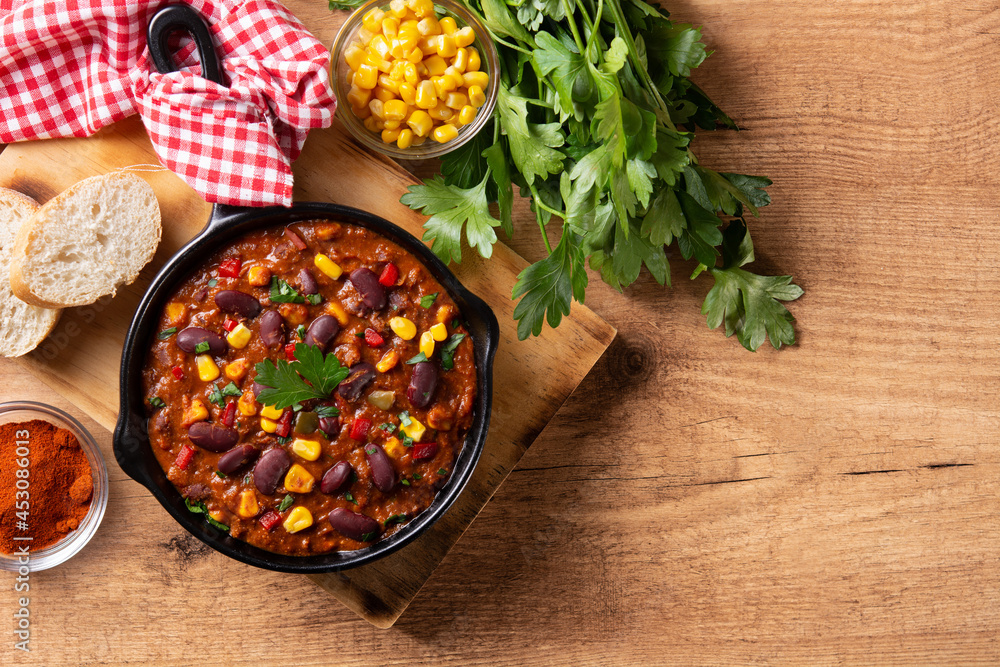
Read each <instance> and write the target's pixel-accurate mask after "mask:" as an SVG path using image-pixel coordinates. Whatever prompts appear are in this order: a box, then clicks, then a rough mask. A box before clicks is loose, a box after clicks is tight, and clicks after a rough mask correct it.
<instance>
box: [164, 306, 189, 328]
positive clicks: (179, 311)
mask: <svg viewBox="0 0 1000 667" xmlns="http://www.w3.org/2000/svg"><path fill="white" fill-rule="evenodd" d="M185 315H187V306H185V305H184V304H183V303H176V302H175V303H171V304H168V305H167V319H168V320H170V323H171V324H180V323H181V322H183V321H184V316H185Z"/></svg>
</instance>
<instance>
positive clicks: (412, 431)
mask: <svg viewBox="0 0 1000 667" xmlns="http://www.w3.org/2000/svg"><path fill="white" fill-rule="evenodd" d="M399 430H400V431H402V432H403V433H405V434H406V435H408V436H410V437H411V438H413V442H420V441H421V440H423V438H424V433H426V432H427V427H426V426H424V425H423V424H421V423H420V422H419V421H417V419H416V418H415V417H410V423H409V424H408V425H407V424H401V425H400V427H399Z"/></svg>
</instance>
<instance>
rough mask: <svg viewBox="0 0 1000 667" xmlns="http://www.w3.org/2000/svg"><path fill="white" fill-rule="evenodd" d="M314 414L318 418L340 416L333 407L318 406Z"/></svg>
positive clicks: (338, 411)
mask: <svg viewBox="0 0 1000 667" xmlns="http://www.w3.org/2000/svg"><path fill="white" fill-rule="evenodd" d="M315 413H316V414H317V415H319V416H320V417H336V416H338V415H339V414H340V410H338V409H337V407H336V406H335V405H320V406H318V407H317V408H316V410H315Z"/></svg>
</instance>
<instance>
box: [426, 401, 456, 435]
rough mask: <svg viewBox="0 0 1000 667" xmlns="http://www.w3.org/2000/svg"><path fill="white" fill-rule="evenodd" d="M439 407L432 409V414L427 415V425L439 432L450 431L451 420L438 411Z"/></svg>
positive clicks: (445, 414)
mask: <svg viewBox="0 0 1000 667" xmlns="http://www.w3.org/2000/svg"><path fill="white" fill-rule="evenodd" d="M437 407H439V406H435V407H434V408H431V410H430V412H428V413H427V425H428V426H430V427H431V428H433V429H437V430H438V431H450V430H451V425H452V422H451V419H450V418H449V416H448V414H447V413H445V412H443V411H439V410H437V409H436V408H437Z"/></svg>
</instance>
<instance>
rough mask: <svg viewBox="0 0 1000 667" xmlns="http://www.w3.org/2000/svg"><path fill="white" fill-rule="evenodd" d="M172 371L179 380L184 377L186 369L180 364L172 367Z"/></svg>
mask: <svg viewBox="0 0 1000 667" xmlns="http://www.w3.org/2000/svg"><path fill="white" fill-rule="evenodd" d="M170 372H171V373H173V374H174V377H175V378H177V379H178V380H183V379H184V369H183V368H181V367H180V366H174V367H173V368H171V369H170Z"/></svg>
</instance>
